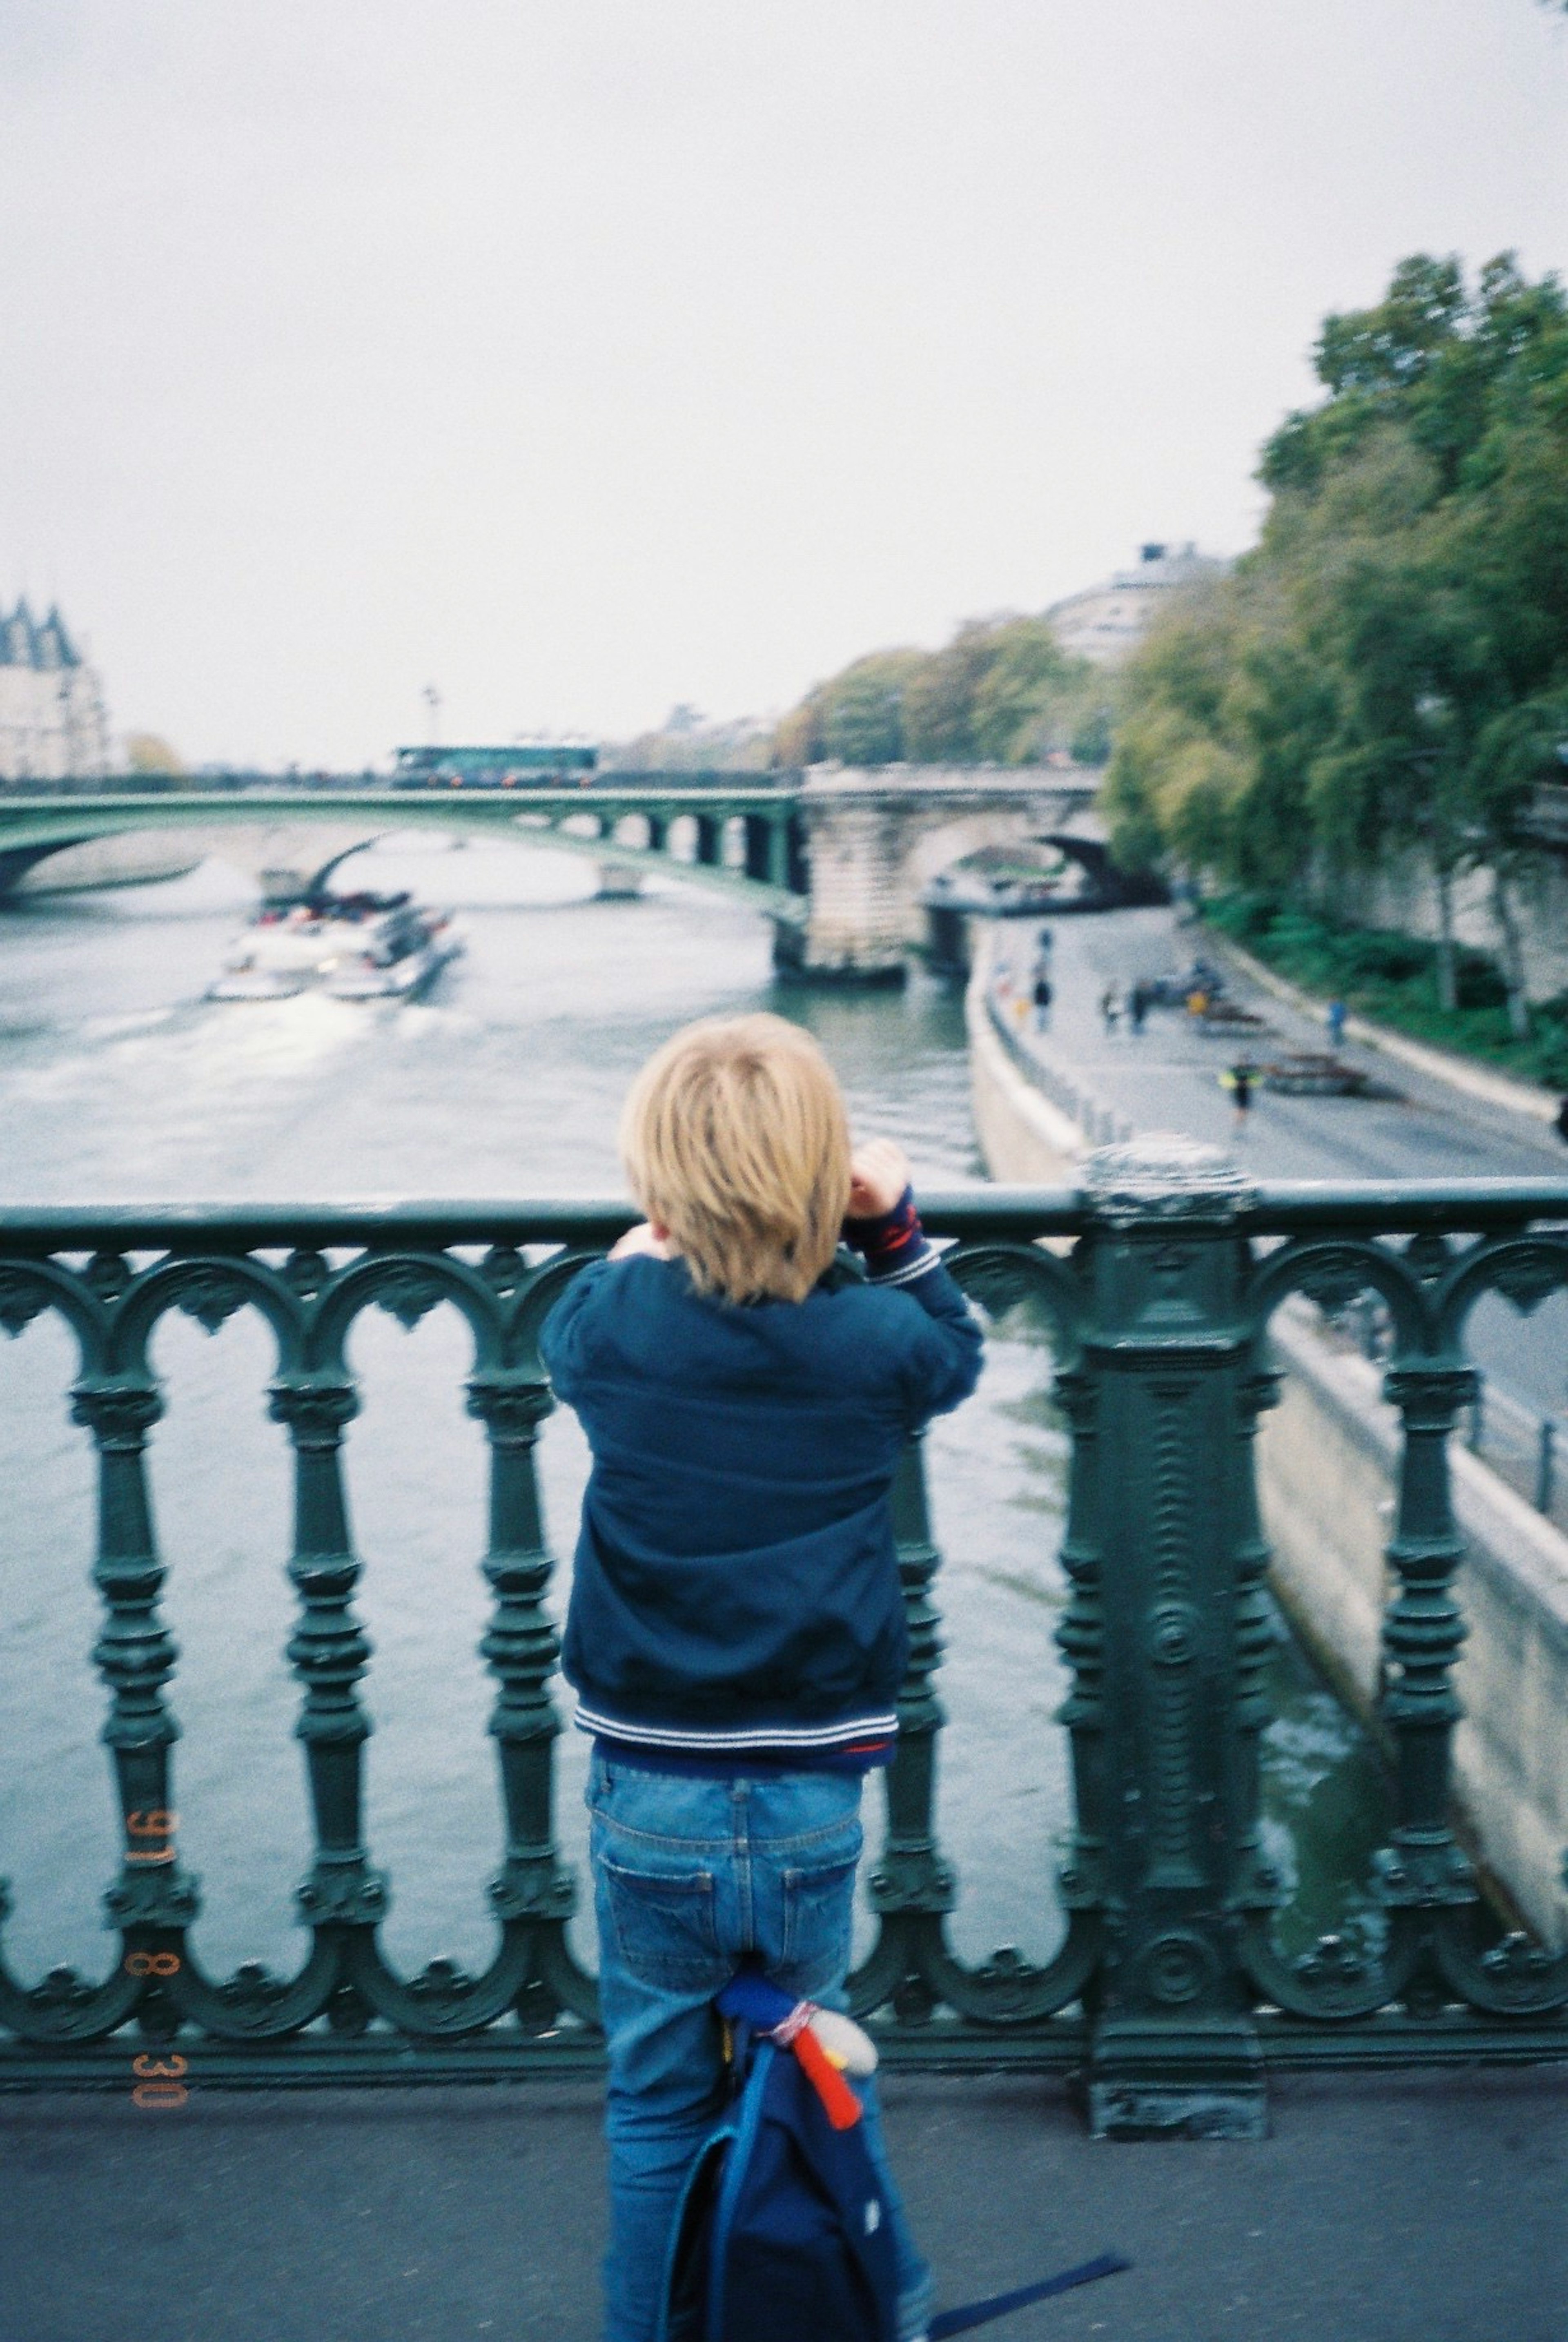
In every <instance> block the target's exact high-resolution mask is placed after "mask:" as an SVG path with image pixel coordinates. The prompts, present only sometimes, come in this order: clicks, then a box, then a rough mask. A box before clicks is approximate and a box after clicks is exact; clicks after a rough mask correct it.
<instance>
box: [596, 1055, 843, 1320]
mask: <svg viewBox="0 0 1568 2342" xmlns="http://www.w3.org/2000/svg"><path fill="white" fill-rule="evenodd" d="M849 1151H850V1150H849V1119H848V1116H847V1115H846V1114H845V1112H844V1096H843V1093H842V1092H841V1091H840V1089H839V1086H838V1083H837V1080H836V1079H835V1077H834V1071H833V1068H832V1066H830V1065H829V1064H828V1062H827V1059H826V1058H825V1057H824V1056H823V1054H822V1051H821V1050H820V1049H819V1048H818V1047H817V1045H816V1043H815V1042H814V1040H813V1039H812V1037H811V1036H810V1034H809V1033H803V1032H802V1030H801V1028H800V1026H798V1025H790V1024H786V1023H785V1021H784V1018H783V1017H782V1016H765V1015H757V1016H731V1017H723V1018H719V1017H715V1018H712V1019H709V1020H706V1021H704V1023H702V1024H700V1025H687V1026H683V1028H682V1030H681V1031H680V1032H678V1033H675V1034H674V1035H672V1036H671V1037H670V1039H669V1040H667V1041H666V1042H665V1043H664V1047H663V1048H662V1049H660V1050H658V1051H657V1052H656V1053H655V1055H654V1056H652V1057H650V1058H649V1060H648V1062H647V1064H646V1065H645V1066H644V1067H643V1070H642V1072H641V1073H640V1074H639V1075H638V1076H637V1078H636V1080H635V1082H634V1084H633V1086H632V1090H631V1095H630V1096H628V1098H627V1100H626V1105H625V1109H624V1113H623V1114H622V1116H621V1159H622V1161H623V1162H624V1165H625V1166H626V1176H627V1178H628V1180H629V1181H630V1183H631V1187H632V1193H633V1195H634V1196H635V1197H636V1199H637V1201H638V1203H639V1204H640V1205H641V1206H642V1207H643V1209H644V1212H645V1213H646V1214H647V1216H648V1217H649V1218H650V1219H651V1220H654V1221H656V1222H657V1223H658V1224H659V1225H660V1226H663V1227H665V1228H667V1229H668V1230H669V1233H670V1236H671V1239H672V1242H673V1244H674V1249H675V1251H676V1252H678V1253H679V1254H680V1256H681V1258H682V1259H683V1260H684V1262H685V1264H686V1266H687V1268H688V1269H689V1270H690V1272H691V1276H692V1282H693V1283H694V1285H695V1286H696V1288H697V1290H698V1292H699V1293H718V1294H722V1295H723V1296H724V1298H725V1299H726V1300H728V1301H756V1300H761V1299H762V1298H763V1297H764V1296H770V1295H771V1296H774V1297H775V1298H777V1299H779V1300H781V1301H802V1300H804V1298H805V1296H806V1295H807V1294H808V1293H809V1292H810V1291H811V1289H812V1286H814V1284H815V1283H816V1281H817V1279H818V1277H819V1276H821V1275H822V1273H823V1271H824V1268H826V1266H827V1265H828V1263H829V1261H830V1260H831V1259H832V1258H833V1256H834V1248H835V1247H836V1246H837V1243H838V1237H839V1230H840V1227H841V1226H842V1225H843V1221H844V1212H845V1210H846V1208H847V1206H848V1204H849V1184H850V1172H849Z"/></svg>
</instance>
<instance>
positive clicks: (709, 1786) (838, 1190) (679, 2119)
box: [541, 1016, 981, 2342]
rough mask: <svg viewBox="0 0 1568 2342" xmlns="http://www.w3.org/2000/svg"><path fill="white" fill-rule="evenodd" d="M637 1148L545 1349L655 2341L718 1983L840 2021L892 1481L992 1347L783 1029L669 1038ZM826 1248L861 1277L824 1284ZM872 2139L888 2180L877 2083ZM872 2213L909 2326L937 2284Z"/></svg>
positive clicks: (620, 2150) (626, 1129)
mask: <svg viewBox="0 0 1568 2342" xmlns="http://www.w3.org/2000/svg"><path fill="white" fill-rule="evenodd" d="M621 1150H622V1155H623V1158H624V1163H625V1167H626V1172H627V1176H628V1179H629V1181H630V1185H631V1188H632V1193H633V1195H634V1196H635V1198H636V1200H637V1202H638V1204H639V1206H641V1208H642V1209H643V1210H644V1212H645V1213H646V1214H647V1219H646V1221H645V1223H644V1225H643V1226H641V1227H638V1228H635V1229H634V1230H633V1231H632V1232H631V1233H630V1235H628V1236H624V1237H623V1238H622V1240H621V1242H620V1243H619V1244H618V1245H617V1246H615V1248H614V1252H613V1253H612V1254H611V1256H610V1257H609V1259H608V1260H606V1261H603V1262H599V1263H596V1264H595V1265H594V1266H593V1267H591V1268H588V1269H585V1270H584V1272H583V1274H582V1275H581V1276H579V1277H578V1278H577V1279H576V1281H575V1283H574V1285H573V1286H571V1287H570V1288H569V1290H568V1291H567V1293H566V1294H565V1295H564V1297H563V1298H562V1300H561V1301H560V1302H559V1303H558V1304H557V1305H556V1306H555V1308H554V1310H553V1311H552V1313H551V1315H550V1316H549V1318H548V1319H547V1320H546V1323H545V1326H544V1334H543V1336H542V1345H541V1346H542V1349H543V1353H544V1362H545V1365H546V1366H547V1367H548V1369H549V1372H550V1374H551V1376H552V1378H553V1380H554V1386H555V1388H556V1390H557V1392H558V1393H559V1394H560V1396H562V1397H563V1398H564V1400H565V1401H566V1402H567V1404H568V1405H569V1406H573V1407H574V1408H575V1410H576V1412H577V1414H578V1416H580V1417H581V1419H582V1423H583V1426H584V1431H585V1432H586V1434H587V1436H588V1443H589V1446H590V1447H591V1449H592V1451H593V1456H594V1467H593V1472H592V1476H591V1477H590V1479H589V1483H588V1488H587V1493H586V1496H584V1505H583V1524H582V1533H581V1536H580V1539H579V1542H578V1546H577V1554H576V1562H575V1574H574V1582H573V1586H572V1596H571V1603H570V1607H569V1610H568V1615H567V1621H566V1634H565V1641H564V1652H563V1660H562V1665H563V1671H564V1674H565V1676H566V1677H567V1679H568V1681H569V1682H571V1683H572V1684H573V1685H574V1687H575V1689H576V1691H577V1694H578V1701H579V1705H578V1712H577V1723H578V1725H579V1726H580V1727H581V1728H582V1729H583V1730H584V1731H587V1732H590V1733H592V1734H593V1736H594V1755H593V1758H592V1762H591V1766H590V1771H589V1781H588V1793H587V1801H588V1807H589V1812H590V1814H591V1816H592V1822H591V1827H590V1840H589V1843H590V1853H591V1858H592V1865H593V1872H594V1902H595V1911H596V1916H597V1919H598V1928H599V1947H600V1965H599V1977H600V1999H601V2006H602V2011H603V2017H604V2031H605V2037H606V2040H607V2044H608V2048H609V2063H610V2084H609V2101H608V2115H607V2124H606V2127H607V2132H608V2137H609V2145H610V2218H611V2234H610V2249H609V2253H608V2255H607V2257H606V2260H605V2271H604V2273H605V2294H606V2324H605V2329H604V2331H605V2337H606V2342H649V2337H652V2335H653V2332H654V2318H655V2316H656V2312H657V2300H658V2293H659V2286H660V2279H661V2277H662V2273H663V2269H664V2255H665V2250H666V2247H667V2244H668V2239H669V2231H670V2227H671V2222H672V2218H673V2215H674V2207H675V2203H676V2199H677V2197H678V2195H679V2192H680V2188H681V2186H682V2182H683V2180H684V2177H685V2175H686V2172H687V2170H688V2168H689V2167H690V2165H691V2161H692V2158H693V2156H694V2153H695V2151H696V2149H697V2147H699V2146H700V2144H701V2142H702V2140H703V2138H704V2137H705V2135H706V2133H707V2131H708V2129H709V2127H710V2126H711V2124H712V2121H713V2118H714V2114H715V2112H716V2110H717V2107H718V2106H719V2104H720V2102H721V2094H722V2065H721V2056H720V2046H719V2034H718V2028H717V2026H716V2024H715V2022H714V2015H713V2011H712V2008H711V2006H710V2004H711V2001H712V1998H713V1996H714V1993H715V1992H717V1991H718V1990H719V1988H720V1987H722V1986H723V1985H724V1983H726V1982H727V1980H728V1979H729V1977H730V1976H731V1975H732V1974H733V1973H734V1969H735V1968H736V1967H738V1966H739V1965H740V1963H741V1961H742V1959H743V1958H744V1957H752V1958H754V1959H756V1960H759V1961H760V1962H761V1964H762V1965H763V1966H764V1967H765V1969H766V1970H767V1971H768V1973H769V1974H770V1975H771V1976H773V1977H775V1978H776V1979H777V1980H778V1982H779V1983H780V1984H781V1985H782V1986H783V1987H784V1989H785V1990H786V1991H789V1992H791V1993H794V1995H795V1996H796V1997H800V1998H811V1999H814V2000H817V2001H822V2002H825V2003H828V2004H830V2005H832V2006H834V2007H844V1977H845V1975H846V1973H847V1970H848V1967H849V1952H850V1927H851V1915H852V1907H853V1901H854V1872H855V1865H856V1862H857V1860H858V1858H859V1855H860V1849H861V1828H860V1819H859V1813H860V1797H861V1787H862V1782H863V1779H864V1774H865V1772H866V1771H867V1770H868V1769H869V1768H870V1767H873V1766H875V1765H879V1764H885V1763H886V1762H887V1761H888V1759H889V1757H890V1756H891V1754H892V1745H893V1738H894V1734H895V1732H896V1731H897V1713H896V1710H897V1696H898V1688H899V1684H900V1681H901V1679H902V1677H903V1674H904V1659H905V1653H906V1637H905V1631H904V1605H903V1600H902V1596H901V1593H900V1587H899V1579H898V1569H897V1564H896V1560H895V1556H894V1540H893V1524H892V1516H891V1511H890V1507H889V1502H888V1498H889V1491H890V1488H891V1486H892V1481H893V1476H894V1468H895V1466H896V1465H897V1462H898V1458H899V1456H900V1454H901V1452H902V1450H903V1448H904V1443H905V1441H906V1440H907V1439H908V1438H909V1436H910V1435H911V1434H912V1433H914V1431H917V1430H918V1429H919V1428H920V1427H921V1426H922V1425H924V1423H925V1422H927V1421H928V1420H929V1419H930V1417H931V1416H933V1415H935V1414H939V1413H941V1412H942V1411H943V1410H944V1409H945V1408H948V1407H953V1406H957V1405H958V1404H959V1402H960V1400H962V1399H964V1398H965V1397H967V1396H968V1394H969V1393H970V1391H971V1390H973V1388H974V1384H975V1381H976V1380H977V1378H978V1376H979V1371H980V1346H981V1336H980V1330H979V1327H978V1326H977V1325H976V1324H975V1322H974V1318H973V1317H972V1316H970V1314H969V1311H968V1308H967V1306H966V1305H965V1303H964V1297H963V1296H962V1295H961V1294H960V1293H959V1291H958V1289H957V1287H956V1286H954V1283H953V1281H952V1279H951V1278H950V1277H949V1276H948V1275H947V1273H946V1271H945V1270H944V1268H943V1267H942V1266H941V1264H940V1262H939V1260H938V1258H937V1256H936V1254H935V1253H934V1251H933V1249H932V1247H931V1246H930V1245H929V1244H928V1243H927V1242H926V1240H925V1238H924V1236H923V1234H922V1232H921V1228H920V1223H919V1220H918V1218H917V1217H916V1216H915V1212H914V1200H913V1197H912V1196H911V1194H910V1190H909V1185H908V1171H907V1166H906V1165H905V1162H904V1156H903V1154H902V1153H901V1151H900V1150H899V1148H897V1147H896V1146H893V1145H892V1144H891V1143H890V1142H889V1141H887V1140H879V1141H875V1142H874V1143H873V1144H872V1145H870V1146H866V1147H865V1148H864V1149H863V1150H862V1151H861V1152H860V1153H859V1154H858V1155H856V1156H854V1161H853V1164H852V1160H851V1155H850V1143H849V1130H848V1123H847V1119H846V1116H845V1113H844V1100H843V1097H842V1096H841V1095H840V1092H839V1088H838V1085H837V1082H836V1081H835V1080H834V1076H833V1073H832V1071H831V1069H830V1068H829V1066H828V1065H827V1063H826V1060H825V1059H824V1056H823V1055H822V1053H821V1051H820V1050H819V1049H818V1048H817V1046H816V1044H815V1043H814V1041H813V1040H812V1039H811V1038H810V1037H809V1036H808V1035H806V1034H804V1033H803V1032H802V1031H801V1030H800V1029H799V1027H798V1026H793V1025H789V1024H786V1023H785V1022H784V1019H783V1018H782V1017H778V1016H742V1017H736V1018H734V1019H731V1020H728V1021H724V1022H713V1023H708V1024H703V1025H694V1026H687V1027H686V1028H685V1029H684V1031H683V1032H680V1033H677V1034H676V1035H675V1036H674V1038H673V1039H672V1040H670V1041H669V1042H667V1043H666V1044H665V1046H664V1048H663V1049H661V1050H660V1051H659V1052H658V1054H657V1055H656V1056H654V1058H653V1059H652V1060H651V1062H650V1063H649V1064H648V1065H647V1066H644V1069H643V1072H642V1074H641V1075H640V1076H639V1077H638V1079H637V1081H636V1083H635V1084H634V1087H633V1090H632V1093H631V1096H630V1097H629V1098H628V1100H627V1103H626V1109H625V1113H624V1117H623V1120H622V1126H621ZM846 1214H853V1215H854V1216H853V1217H850V1218H848V1219H847V1220H846ZM841 1232H842V1233H843V1234H844V1235H846V1236H847V1237H848V1239H849V1241H850V1242H851V1243H853V1244H854V1245H855V1246H858V1247H859V1249H860V1250H861V1251H862V1252H863V1253H864V1256H865V1261H866V1265H867V1268H868V1271H869V1279H870V1281H869V1283H862V1282H861V1281H860V1280H859V1279H858V1278H854V1277H852V1276H847V1275H846V1274H844V1272H843V1271H842V1270H841V1271H839V1272H837V1273H835V1274H829V1272H830V1271H831V1270H832V1269H833V1264H834V1253H835V1251H836V1248H837V1245H838V1242H839V1237H840V1235H841ZM865 2121H866V2138H867V2145H868V2147H870V2149H871V2151H872V2154H873V2156H874V2157H875V2159H876V2160H877V2162H878V2164H879V2166H880V2167H881V2170H882V2172H883V2173H884V2174H885V2170H886V2165H885V2158H884V2155H883V2151H882V2146H881V2134H880V2128H879V2126H878V2119H877V2111H876V2102H875V2096H874V2092H869V2091H868V2093H867V2097H866V2103H865ZM886 2195H887V2200H888V2204H889V2207H890V2209H891V2212H892V2217H893V2220H894V2237H895V2242H896V2245H897V2247H898V2266H899V2285H900V2331H901V2335H902V2336H903V2337H910V2342H914V2337H919V2336H920V2335H921V2334H922V2333H923V2332H924V2323H925V2317H926V2312H927V2308H928V2306H929V2291H930V2274H929V2271H928V2270H927V2268H926V2267H925V2265H924V2262H923V2261H922V2260H921V2258H920V2257H919V2255H918V2254H917V2253H916V2252H915V2250H914V2246H913V2244H912V2243H911V2241H910V2238H909V2236H908V2231H907V2228H906V2226H905V2224H904V2215H903V2208H902V2206H901V2205H900V2203H899V2200H898V2197H897V2192H896V2190H895V2189H894V2188H893V2187H892V2186H891V2184H889V2186H888V2187H887V2189H886ZM803 2342H804V2337H803Z"/></svg>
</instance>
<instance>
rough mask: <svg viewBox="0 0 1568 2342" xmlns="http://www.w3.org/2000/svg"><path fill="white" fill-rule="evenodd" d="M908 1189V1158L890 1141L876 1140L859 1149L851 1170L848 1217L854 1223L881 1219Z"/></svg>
mask: <svg viewBox="0 0 1568 2342" xmlns="http://www.w3.org/2000/svg"><path fill="white" fill-rule="evenodd" d="M908 1185H909V1157H908V1156H906V1155H905V1154H904V1149H903V1147H902V1146H899V1145H898V1144H897V1143H896V1141H894V1139H891V1138H873V1139H869V1140H867V1142H866V1144H865V1145H864V1146H857V1147H856V1148H855V1150H854V1156H852V1157H851V1159H850V1166H849V1215H848V1216H849V1217H850V1218H851V1219H852V1220H874V1219H880V1217H881V1216H882V1215H883V1213H884V1212H891V1211H892V1209H893V1207H894V1205H895V1204H896V1203H897V1201H898V1199H899V1197H900V1196H902V1195H903V1193H904V1189H905V1188H906V1187H907V1186H908Z"/></svg>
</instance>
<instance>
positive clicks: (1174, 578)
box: [1045, 545, 1230, 666]
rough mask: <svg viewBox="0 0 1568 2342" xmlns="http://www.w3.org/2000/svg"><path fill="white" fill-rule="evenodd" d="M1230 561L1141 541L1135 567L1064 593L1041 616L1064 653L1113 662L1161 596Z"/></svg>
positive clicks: (1132, 643)
mask: <svg viewBox="0 0 1568 2342" xmlns="http://www.w3.org/2000/svg"><path fill="white" fill-rule="evenodd" d="M1229 566H1230V564H1229V563H1228V562H1225V561H1216V560H1215V559H1214V558H1213V555H1211V554H1207V553H1200V552H1199V551H1198V549H1197V547H1196V545H1140V546H1139V548H1138V565H1137V567H1136V568H1135V569H1119V570H1118V571H1117V572H1116V575H1114V577H1111V578H1108V579H1107V580H1106V582H1105V584H1104V586H1089V587H1088V588H1087V589H1086V590H1085V591H1084V593H1082V594H1069V596H1067V599H1066V600H1065V601H1064V602H1057V603H1055V604H1054V605H1053V606H1052V607H1051V608H1050V609H1049V610H1047V611H1046V613H1045V616H1046V617H1047V618H1048V619H1049V620H1050V622H1051V625H1052V626H1053V627H1054V630H1055V634H1056V639H1057V641H1058V642H1059V643H1060V644H1061V646H1062V647H1063V649H1064V651H1072V652H1074V653H1075V654H1076V655H1077V656H1078V657H1080V658H1087V659H1094V660H1095V661H1096V663H1097V664H1098V665H1100V666H1115V665H1117V664H1118V662H1119V661H1121V660H1122V659H1124V658H1126V657H1127V656H1129V654H1130V653H1131V652H1133V651H1134V650H1135V649H1136V648H1137V646H1138V644H1139V643H1140V642H1141V641H1142V639H1143V637H1144V633H1145V632H1146V631H1147V628H1148V626H1149V622H1150V620H1151V619H1152V618H1153V616H1154V613H1155V611H1156V610H1157V609H1159V608H1160V606H1161V605H1162V604H1163V603H1164V601H1165V599H1166V597H1167V596H1169V595H1171V594H1173V593H1174V592H1176V590H1177V589H1178V588H1179V587H1181V586H1193V585H1196V584H1197V582H1198V581H1199V579H1201V578H1204V577H1217V576H1219V575H1221V574H1222V573H1223V571H1224V570H1226V569H1228V568H1229Z"/></svg>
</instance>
